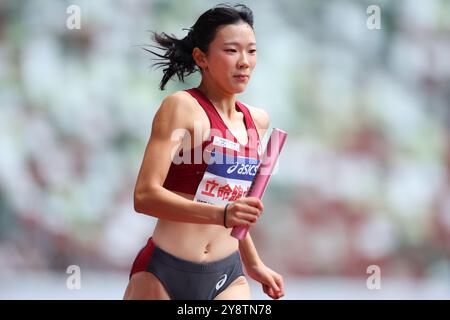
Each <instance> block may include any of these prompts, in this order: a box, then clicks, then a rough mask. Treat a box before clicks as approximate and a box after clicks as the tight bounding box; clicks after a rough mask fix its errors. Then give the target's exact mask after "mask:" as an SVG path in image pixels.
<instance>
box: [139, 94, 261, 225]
mask: <svg viewBox="0 0 450 320" xmlns="http://www.w3.org/2000/svg"><path fill="white" fill-rule="evenodd" d="M194 107H195V106H194V105H193V104H192V102H191V101H190V100H189V99H188V97H185V96H184V95H183V94H182V93H176V94H173V95H171V96H168V97H167V98H165V99H164V101H163V103H162V104H161V107H160V108H159V110H158V111H157V112H156V114H155V117H154V119H153V123H152V131H151V135H150V139H149V142H148V144H147V147H146V149H145V153H144V159H143V160H142V164H141V168H140V170H139V174H138V178H137V182H136V186H135V189H134V209H135V211H136V212H139V213H143V214H148V215H151V216H154V217H156V218H161V219H165V220H172V221H179V222H190V223H197V224H217V225H223V218H224V211H223V206H218V205H211V204H205V203H200V202H194V201H192V200H188V199H186V198H183V197H181V196H179V195H177V194H176V193H174V192H171V191H170V190H167V189H165V188H164V187H163V184H164V181H165V179H166V176H167V173H168V171H169V168H170V165H171V163H172V153H174V152H173V151H174V150H177V149H178V147H179V145H180V144H181V142H182V141H183V139H184V138H185V137H186V135H184V136H179V137H178V139H173V138H172V133H173V132H174V131H175V130H177V129H178V130H180V129H181V130H182V131H184V132H185V134H186V133H187V132H192V127H193V123H194V121H193V119H192V117H191V116H192V115H193V114H194ZM188 138H189V137H188ZM261 211H262V203H261V202H260V200H259V199H257V198H253V197H249V198H240V199H238V200H236V201H235V202H234V203H233V204H231V205H230V206H229V207H228V210H227V226H228V227H233V226H252V225H253V224H254V223H255V222H256V221H257V219H258V217H259V215H260V214H261Z"/></svg>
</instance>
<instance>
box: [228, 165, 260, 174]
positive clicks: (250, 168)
mask: <svg viewBox="0 0 450 320" xmlns="http://www.w3.org/2000/svg"><path fill="white" fill-rule="evenodd" d="M238 168H239V169H238ZM236 169H237V173H238V174H245V175H251V176H254V175H255V174H256V171H257V170H258V165H257V164H244V163H239V162H236V163H235V164H233V165H232V166H231V167H229V168H228V170H227V173H228V174H230V173H233V172H234V171H236Z"/></svg>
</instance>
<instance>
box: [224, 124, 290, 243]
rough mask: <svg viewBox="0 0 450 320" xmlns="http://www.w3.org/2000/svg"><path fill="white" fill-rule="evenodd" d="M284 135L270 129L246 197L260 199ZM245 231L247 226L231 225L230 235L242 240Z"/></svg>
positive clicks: (279, 131) (284, 133)
mask: <svg viewBox="0 0 450 320" xmlns="http://www.w3.org/2000/svg"><path fill="white" fill-rule="evenodd" d="M286 137H287V133H286V132H285V131H283V130H281V129H277V128H274V129H273V130H272V132H271V134H270V137H269V141H268V142H267V147H266V150H265V151H264V154H263V156H262V158H261V162H260V165H259V167H258V171H257V172H256V174H255V177H254V178H253V182H252V184H251V186H250V189H249V191H248V193H247V197H257V198H259V199H262V197H263V195H264V191H266V188H267V185H268V184H269V179H270V176H271V175H272V171H273V168H274V167H275V164H276V162H277V159H278V156H279V155H280V152H281V149H282V148H283V144H284V141H285V140H286ZM247 231H248V227H233V230H232V231H231V235H232V236H233V237H235V238H236V239H239V240H242V239H244V238H245V236H246V235H247Z"/></svg>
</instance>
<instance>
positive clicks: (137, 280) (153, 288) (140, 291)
mask: <svg viewBox="0 0 450 320" xmlns="http://www.w3.org/2000/svg"><path fill="white" fill-rule="evenodd" d="M123 299H124V300H170V297H169V294H168V293H167V291H166V289H165V288H164V286H163V285H162V284H161V282H160V281H159V279H158V278H157V277H156V276H155V275H154V274H153V273H150V272H146V271H143V272H136V273H135V274H133V275H132V276H131V279H130V282H129V283H128V286H127V289H126V290H125V294H124V297H123Z"/></svg>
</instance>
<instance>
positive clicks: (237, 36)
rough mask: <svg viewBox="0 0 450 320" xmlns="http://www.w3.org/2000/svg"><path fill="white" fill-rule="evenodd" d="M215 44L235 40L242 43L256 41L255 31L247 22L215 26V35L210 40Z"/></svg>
mask: <svg viewBox="0 0 450 320" xmlns="http://www.w3.org/2000/svg"><path fill="white" fill-rule="evenodd" d="M212 42H213V43H216V44H223V43H226V42H237V43H239V44H242V45H248V44H250V43H256V39H255V33H254V32H253V29H252V27H250V26H249V25H248V24H247V23H243V22H241V23H237V24H228V25H224V26H220V27H219V28H217V32H216V35H215V37H214V40H213V41H212Z"/></svg>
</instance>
